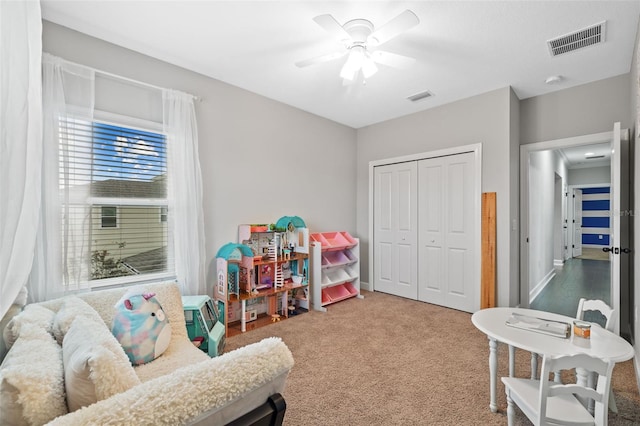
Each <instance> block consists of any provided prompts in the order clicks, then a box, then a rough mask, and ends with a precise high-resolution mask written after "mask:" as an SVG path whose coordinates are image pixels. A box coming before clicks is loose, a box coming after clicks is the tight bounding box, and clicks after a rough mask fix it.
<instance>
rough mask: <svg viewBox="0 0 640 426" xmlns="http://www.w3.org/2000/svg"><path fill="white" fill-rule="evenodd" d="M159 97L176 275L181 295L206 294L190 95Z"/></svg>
mask: <svg viewBox="0 0 640 426" xmlns="http://www.w3.org/2000/svg"><path fill="white" fill-rule="evenodd" d="M162 100H163V110H164V119H163V122H164V131H165V133H166V134H167V150H168V156H167V158H168V189H169V200H170V201H169V202H170V205H169V218H170V219H169V220H171V221H173V235H174V237H173V243H174V247H173V252H174V255H175V265H176V275H177V279H178V283H180V285H181V286H182V290H183V294H207V292H206V283H205V261H204V214H203V210H202V177H201V176H202V175H201V172H200V163H199V161H198V129H197V126H196V115H195V108H194V105H193V96H191V95H187V94H185V93H181V92H177V91H174V90H167V89H165V90H163V91H162Z"/></svg>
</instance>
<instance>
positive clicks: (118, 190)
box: [60, 118, 174, 286]
mask: <svg viewBox="0 0 640 426" xmlns="http://www.w3.org/2000/svg"><path fill="white" fill-rule="evenodd" d="M137 124H139V123H137ZM149 127H150V129H153V127H152V123H151V124H150V126H149ZM150 129H144V128H142V127H138V126H135V127H134V126H129V125H119V124H114V123H107V122H104V121H99V120H93V121H87V120H82V119H78V118H73V119H70V118H67V119H63V120H62V121H61V140H62V147H61V155H60V183H61V189H62V190H63V191H67V194H68V196H67V197H66V202H63V223H62V232H63V245H64V247H63V249H64V250H66V252H67V253H76V252H77V253H83V255H82V256H77V257H74V256H69V255H68V254H67V255H66V256H65V257H66V259H67V265H66V267H67V269H68V270H69V271H72V273H73V271H76V270H82V269H83V268H84V267H83V266H82V265H83V264H85V262H88V261H89V260H88V258H89V257H90V263H91V265H90V274H88V275H89V276H90V278H89V279H90V280H96V282H94V283H92V286H96V285H102V284H104V285H111V284H114V282H133V281H140V280H143V279H149V278H155V277H157V276H162V275H166V276H171V275H172V274H173V273H174V267H173V260H172V259H173V256H171V254H170V250H169V246H170V244H169V240H170V233H171V231H170V230H169V229H168V222H167V214H168V197H167V185H166V177H167V149H166V138H165V136H164V135H163V134H162V133H160V132H158V131H154V130H150ZM158 212H160V220H158ZM87 219H88V220H87ZM85 247H88V250H87V249H86V248H85ZM87 253H88V254H89V256H87ZM97 280H101V281H99V282H98V281H97Z"/></svg>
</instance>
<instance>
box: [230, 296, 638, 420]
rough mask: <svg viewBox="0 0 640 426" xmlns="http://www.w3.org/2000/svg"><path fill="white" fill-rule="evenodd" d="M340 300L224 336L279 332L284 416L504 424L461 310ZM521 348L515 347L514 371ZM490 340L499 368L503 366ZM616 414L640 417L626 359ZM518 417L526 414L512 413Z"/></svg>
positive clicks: (481, 341) (523, 364) (524, 358)
mask: <svg viewBox="0 0 640 426" xmlns="http://www.w3.org/2000/svg"><path fill="white" fill-rule="evenodd" d="M363 294H364V295H365V298H364V299H362V300H361V299H348V300H344V301H342V302H339V303H336V304H334V305H331V306H329V307H328V308H329V310H328V312H326V313H322V312H316V311H311V312H309V313H305V314H302V315H298V316H294V317H292V318H289V319H287V320H284V321H280V322H278V323H275V324H273V325H269V326H266V327H262V328H260V329H257V330H254V331H250V332H247V333H244V334H242V335H239V336H235V337H232V338H229V339H228V340H227V348H226V351H230V350H232V349H234V348H237V347H240V346H243V345H246V344H248V343H252V342H256V341H259V340H261V339H262V338H264V337H268V336H279V337H281V338H282V339H283V340H284V342H285V343H286V344H287V345H288V347H289V348H290V349H291V352H292V353H293V357H294V359H295V362H296V364H295V366H294V367H293V369H292V371H291V374H290V375H289V378H288V380H287V387H286V389H285V392H284V397H285V399H286V403H287V411H286V415H285V421H284V423H285V425H288V426H293V425H296V426H297V425H305V426H306V425H323V426H325V425H371V426H373V425H432V424H443V425H506V424H507V419H506V399H505V396H504V387H503V386H502V383H501V382H500V381H499V380H498V382H499V383H498V408H499V411H498V413H495V414H494V413H491V412H490V411H489V373H488V359H489V358H488V354H489V346H488V340H487V338H486V336H485V335H484V334H482V333H481V332H480V331H478V330H477V329H476V328H475V327H474V326H473V325H472V323H471V315H470V314H468V313H464V312H460V311H455V310H452V309H447V308H442V307H439V306H435V305H430V304H427V303H422V302H416V301H412V300H408V299H403V298H399V297H395V296H390V295H386V294H384V293H371V292H363ZM530 359H531V358H530V354H529V353H528V352H524V351H517V354H516V372H517V375H518V376H523V377H528V376H529V375H530ZM507 360H508V353H507V348H506V346H505V345H500V346H499V367H498V369H499V371H498V374H499V376H505V375H507V374H508V367H507ZM613 387H614V392H615V396H616V402H617V405H618V408H619V413H618V414H615V413H610V415H609V424H610V425H638V424H640V395H638V387H637V384H636V381H635V373H634V368H633V363H632V361H627V362H624V363H619V364H617V365H616V367H615V369H614V377H613ZM517 423H518V424H521V425H528V424H530V423H529V421H528V420H527V419H526V418H525V417H524V416H523V415H522V414H521V413H520V412H518V422H517Z"/></svg>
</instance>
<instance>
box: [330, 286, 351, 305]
mask: <svg viewBox="0 0 640 426" xmlns="http://www.w3.org/2000/svg"><path fill="white" fill-rule="evenodd" d="M357 295H358V290H357V289H356V288H355V287H354V286H353V284H351V283H345V284H340V285H336V286H333V287H327V288H324V289H322V304H323V305H328V304H330V303H335V302H339V301H341V300H344V299H348V298H349V297H354V296H357Z"/></svg>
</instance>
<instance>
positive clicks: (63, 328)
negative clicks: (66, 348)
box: [52, 296, 104, 345]
mask: <svg viewBox="0 0 640 426" xmlns="http://www.w3.org/2000/svg"><path fill="white" fill-rule="evenodd" d="M78 316H82V317H85V318H88V319H89V320H91V321H94V322H96V323H100V324H104V321H102V318H101V317H100V315H99V314H98V312H96V310H95V309H93V308H92V307H91V305H89V304H88V303H87V302H85V301H84V300H82V299H80V298H79V297H77V296H68V297H65V298H64V302H63V303H62V306H61V307H60V310H58V312H57V313H56V316H55V317H54V319H53V327H52V328H53V335H54V336H55V338H56V340H57V341H58V343H60V344H61V345H62V340H63V339H64V336H65V334H67V331H68V330H69V327H71V324H72V323H73V320H74V319H76V317H78Z"/></svg>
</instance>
